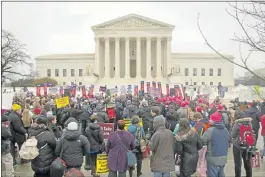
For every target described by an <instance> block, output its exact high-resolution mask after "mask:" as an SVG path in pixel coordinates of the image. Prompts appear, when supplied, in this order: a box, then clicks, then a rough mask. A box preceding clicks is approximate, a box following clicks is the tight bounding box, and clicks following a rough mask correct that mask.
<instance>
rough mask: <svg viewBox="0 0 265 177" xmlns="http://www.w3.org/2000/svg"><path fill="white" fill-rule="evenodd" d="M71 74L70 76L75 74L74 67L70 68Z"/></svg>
mask: <svg viewBox="0 0 265 177" xmlns="http://www.w3.org/2000/svg"><path fill="white" fill-rule="evenodd" d="M71 76H72V77H74V76H75V69H71Z"/></svg>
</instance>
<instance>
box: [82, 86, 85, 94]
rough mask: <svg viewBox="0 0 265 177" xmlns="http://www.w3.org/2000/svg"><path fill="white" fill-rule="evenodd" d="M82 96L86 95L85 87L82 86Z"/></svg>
mask: <svg viewBox="0 0 265 177" xmlns="http://www.w3.org/2000/svg"><path fill="white" fill-rule="evenodd" d="M82 96H86V87H85V86H82Z"/></svg>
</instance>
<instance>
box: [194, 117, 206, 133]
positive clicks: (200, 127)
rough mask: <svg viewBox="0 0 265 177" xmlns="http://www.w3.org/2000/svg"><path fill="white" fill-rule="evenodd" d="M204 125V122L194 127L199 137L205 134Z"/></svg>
mask: <svg viewBox="0 0 265 177" xmlns="http://www.w3.org/2000/svg"><path fill="white" fill-rule="evenodd" d="M204 125H205V124H204V123H203V122H200V121H198V122H197V123H196V125H195V126H194V127H195V129H196V132H197V133H198V135H199V136H202V135H203V134H204V132H205V130H204Z"/></svg>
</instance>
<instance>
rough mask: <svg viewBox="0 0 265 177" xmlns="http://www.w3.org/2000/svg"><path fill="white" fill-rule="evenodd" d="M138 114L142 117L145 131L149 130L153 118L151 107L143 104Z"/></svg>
mask: <svg viewBox="0 0 265 177" xmlns="http://www.w3.org/2000/svg"><path fill="white" fill-rule="evenodd" d="M138 116H139V117H140V118H142V120H143V128H144V130H145V132H147V130H148V128H149V125H150V121H151V119H152V115H151V108H150V107H148V106H143V107H142V108H140V110H139V113H138Z"/></svg>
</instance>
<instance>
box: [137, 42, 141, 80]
mask: <svg viewBox="0 0 265 177" xmlns="http://www.w3.org/2000/svg"><path fill="white" fill-rule="evenodd" d="M141 73H142V68H141V38H140V37H137V38H136V77H137V78H141V77H142V74H141Z"/></svg>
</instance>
